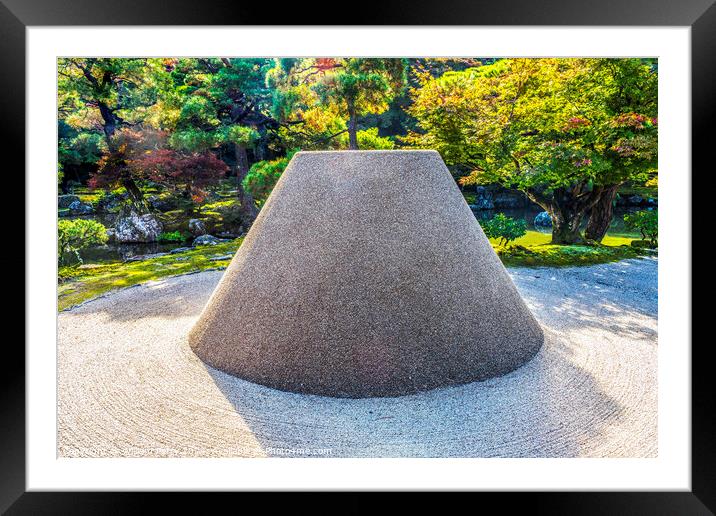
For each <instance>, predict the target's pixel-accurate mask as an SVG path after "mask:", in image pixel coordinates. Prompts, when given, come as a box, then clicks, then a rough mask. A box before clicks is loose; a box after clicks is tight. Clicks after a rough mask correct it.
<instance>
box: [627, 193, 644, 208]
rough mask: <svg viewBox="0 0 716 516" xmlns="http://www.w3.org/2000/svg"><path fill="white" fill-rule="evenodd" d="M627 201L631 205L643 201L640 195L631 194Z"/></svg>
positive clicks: (640, 203) (636, 204) (638, 204)
mask: <svg viewBox="0 0 716 516" xmlns="http://www.w3.org/2000/svg"><path fill="white" fill-rule="evenodd" d="M628 201H629V204H630V205H631V206H641V205H642V204H643V203H644V198H643V197H642V196H641V195H632V196H631V197H629V198H628Z"/></svg>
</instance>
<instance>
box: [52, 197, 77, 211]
mask: <svg viewBox="0 0 716 516" xmlns="http://www.w3.org/2000/svg"><path fill="white" fill-rule="evenodd" d="M73 202H80V198H79V197H78V196H76V195H72V194H68V195H58V196H57V207H58V208H63V209H64V208H69V207H70V205H71V204H72V203H73Z"/></svg>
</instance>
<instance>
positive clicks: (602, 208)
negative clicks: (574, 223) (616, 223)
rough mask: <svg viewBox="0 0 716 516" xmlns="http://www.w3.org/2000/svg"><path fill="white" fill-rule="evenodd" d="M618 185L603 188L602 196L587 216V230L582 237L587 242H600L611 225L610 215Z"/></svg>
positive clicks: (612, 211)
mask: <svg viewBox="0 0 716 516" xmlns="http://www.w3.org/2000/svg"><path fill="white" fill-rule="evenodd" d="M619 186H620V185H611V186H605V187H603V190H602V194H601V195H600V196H599V199H598V200H597V202H596V203H594V206H592V211H591V213H590V214H589V219H588V220H587V228H586V229H585V230H584V236H585V237H586V238H587V239H588V240H594V241H596V242H601V241H602V239H603V238H604V235H606V234H607V230H608V229H609V225H610V224H611V223H612V215H613V213H614V198H615V197H616V195H617V190H618V189H619Z"/></svg>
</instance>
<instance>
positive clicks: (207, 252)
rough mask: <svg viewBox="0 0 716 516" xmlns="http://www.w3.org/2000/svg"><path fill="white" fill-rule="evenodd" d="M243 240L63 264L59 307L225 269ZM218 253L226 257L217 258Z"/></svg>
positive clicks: (219, 255) (58, 297)
mask: <svg viewBox="0 0 716 516" xmlns="http://www.w3.org/2000/svg"><path fill="white" fill-rule="evenodd" d="M242 240H243V238H238V239H236V240H232V241H230V242H223V243H221V244H217V245H213V246H212V245H210V246H203V247H199V248H197V249H192V250H190V251H185V252H182V253H176V254H167V255H164V256H157V257H154V258H148V259H146V260H141V261H133V262H124V263H112V264H107V265H96V266H91V265H87V266H84V267H61V268H60V269H59V274H58V282H59V284H58V288H57V304H58V309H59V310H64V309H66V308H69V307H72V306H75V305H77V304H79V303H82V302H83V301H87V300H88V299H92V298H94V297H97V296H100V295H102V294H105V293H107V292H109V291H111V290H115V289H118V288H123V287H129V286H132V285H137V284H139V283H144V282H146V281H150V280H156V279H159V278H165V277H167V276H177V275H180V274H187V273H190V272H199V271H203V270H209V269H223V268H225V267H226V266H227V265H228V264H229V262H230V261H231V257H232V256H233V254H234V253H235V252H236V250H237V249H238V248H239V246H240V245H241V242H242ZM217 257H220V258H223V259H219V260H217V259H216V258H217Z"/></svg>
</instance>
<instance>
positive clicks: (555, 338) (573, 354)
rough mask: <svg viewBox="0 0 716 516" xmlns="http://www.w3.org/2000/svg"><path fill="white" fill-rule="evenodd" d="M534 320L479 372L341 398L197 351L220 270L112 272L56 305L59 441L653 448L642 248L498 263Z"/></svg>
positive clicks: (323, 449) (653, 279)
mask: <svg viewBox="0 0 716 516" xmlns="http://www.w3.org/2000/svg"><path fill="white" fill-rule="evenodd" d="M509 273H510V275H511V276H512V278H513V280H514V282H515V284H516V285H517V287H518V289H519V291H520V293H521V295H522V296H523V298H524V299H525V301H526V302H527V304H528V306H529V307H530V309H531V310H532V311H533V313H534V314H535V316H536V317H537V319H538V320H539V322H540V324H541V325H542V327H543V329H544V332H545V344H544V346H543V347H542V349H541V350H540V351H539V353H538V354H537V356H536V357H535V358H534V359H533V360H531V361H530V362H528V363H527V364H526V365H524V366H523V367H521V368H520V369H517V370H516V371H514V372H512V373H509V374H507V375H506V376H502V377H499V378H493V379H490V380H486V381H483V382H475V383H471V384H467V385H462V386H458V387H449V388H440V389H435V390H431V391H427V392H422V393H419V394H414V395H410V396H403V397H395V398H368V399H345V398H343V399H341V398H330V397H321V396H313V395H304V394H293V393H287V392H283V391H278V390H274V389H270V388H268V387H263V386H260V385H256V384H252V383H249V382H247V381H244V380H240V379H238V378H236V377H233V376H230V375H228V374H225V373H222V372H220V371H217V370H214V369H212V368H210V367H208V366H206V365H205V364H204V363H203V362H202V361H201V360H199V359H198V358H197V357H196V356H195V355H194V353H192V351H191V350H190V348H189V346H188V344H187V339H186V336H187V332H188V331H189V329H190V328H191V327H192V325H193V324H194V323H195V321H196V319H197V317H198V316H199V313H200V312H201V310H202V308H203V307H204V305H205V303H206V301H207V299H208V298H209V296H210V295H211V293H212V291H213V290H214V288H215V286H216V284H217V283H218V281H219V279H220V278H221V275H222V272H218V271H213V272H204V273H200V274H193V275H187V276H180V277H176V278H170V279H166V280H162V281H157V282H152V283H148V284H145V285H141V286H138V287H133V288H128V289H124V290H121V291H118V292H116V293H113V294H110V295H107V296H105V297H102V298H99V299H96V300H93V301H90V302H87V303H85V304H83V305H81V306H79V307H76V308H74V309H72V310H69V311H65V312H62V313H60V315H59V344H58V367H59V371H58V452H59V455H60V456H64V457H236V456H246V457H260V456H284V457H295V456H321V457H326V456H328V457H402V456H408V457H655V456H656V455H657V374H656V373H657V260H656V259H655V258H646V259H638V260H625V261H621V262H616V263H611V264H604V265H597V266H590V267H575V268H563V269H553V268H550V269H547V268H514V269H509Z"/></svg>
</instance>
